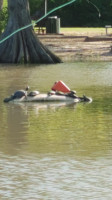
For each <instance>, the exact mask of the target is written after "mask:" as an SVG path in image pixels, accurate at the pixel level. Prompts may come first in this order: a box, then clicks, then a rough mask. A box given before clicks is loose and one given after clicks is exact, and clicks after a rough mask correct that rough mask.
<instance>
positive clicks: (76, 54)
mask: <svg viewBox="0 0 112 200" xmlns="http://www.w3.org/2000/svg"><path fill="white" fill-rule="evenodd" d="M38 38H39V39H40V41H41V42H42V43H43V44H44V45H46V46H47V47H48V48H49V49H50V50H51V51H53V52H54V53H55V54H56V55H57V56H59V57H60V58H61V59H62V60H63V61H64V62H68V61H71V62H73V61H112V53H110V51H111V46H112V36H104V35H103V36H97V35H92V36H88V35H75V34H74V35H73V34H72V35H71V34H67V35H66V34H60V35H38Z"/></svg>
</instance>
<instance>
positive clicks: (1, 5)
mask: <svg viewBox="0 0 112 200" xmlns="http://www.w3.org/2000/svg"><path fill="white" fill-rule="evenodd" d="M2 7H3V0H0V10H1V9H2Z"/></svg>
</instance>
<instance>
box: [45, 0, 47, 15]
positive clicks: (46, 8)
mask: <svg viewBox="0 0 112 200" xmlns="http://www.w3.org/2000/svg"><path fill="white" fill-rule="evenodd" d="M46 14H47V0H45V15H46Z"/></svg>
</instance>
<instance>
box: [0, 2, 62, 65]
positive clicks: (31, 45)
mask: <svg viewBox="0 0 112 200" xmlns="http://www.w3.org/2000/svg"><path fill="white" fill-rule="evenodd" d="M8 9H9V20H8V24H7V27H6V30H5V32H4V33H3V34H2V36H1V38H0V39H1V40H2V39H3V38H5V37H6V36H8V35H9V34H11V33H12V32H13V31H15V30H17V29H19V28H21V27H23V26H25V25H28V24H30V23H31V18H30V13H29V3H28V0H8ZM20 62H24V63H28V62H30V63H45V64H47V63H60V62H61V60H60V59H59V58H58V57H57V56H56V55H54V54H53V53H52V52H51V51H49V50H48V49H47V48H46V47H45V46H44V45H43V44H42V43H41V42H40V41H39V39H38V38H37V36H36V35H35V33H34V30H33V27H29V28H27V29H24V30H22V31H20V32H18V33H16V34H15V35H13V36H12V37H10V38H9V39H7V40H6V41H5V42H3V43H1V44H0V63H20Z"/></svg>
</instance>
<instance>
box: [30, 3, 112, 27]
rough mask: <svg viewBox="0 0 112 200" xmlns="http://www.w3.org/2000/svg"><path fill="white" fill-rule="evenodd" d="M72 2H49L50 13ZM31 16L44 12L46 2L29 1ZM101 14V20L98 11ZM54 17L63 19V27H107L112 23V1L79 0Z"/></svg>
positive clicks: (59, 11) (56, 13)
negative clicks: (37, 12)
mask: <svg viewBox="0 0 112 200" xmlns="http://www.w3.org/2000/svg"><path fill="white" fill-rule="evenodd" d="M67 1H70V0H61V1H59V0H48V11H50V10H52V9H53V8H55V7H57V6H59V5H61V4H64V3H66V2H67ZM29 2H30V8H31V14H32V13H34V12H36V11H42V10H43V11H44V0H29ZM90 2H91V3H92V4H94V5H95V6H96V7H98V9H99V10H100V12H101V18H99V13H98V10H97V9H96V8H95V6H93V5H92V4H91V3H90ZM52 15H57V16H59V17H60V18H61V25H62V26H66V27H67V26H69V27H71V26H72V27H77V26H88V27H90V26H93V27H98V26H100V27H101V26H105V25H106V24H111V23H112V0H106V1H105V0H77V1H76V2H74V3H73V4H71V5H69V6H67V7H65V8H62V9H60V10H58V11H56V12H54V13H53V14H52Z"/></svg>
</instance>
